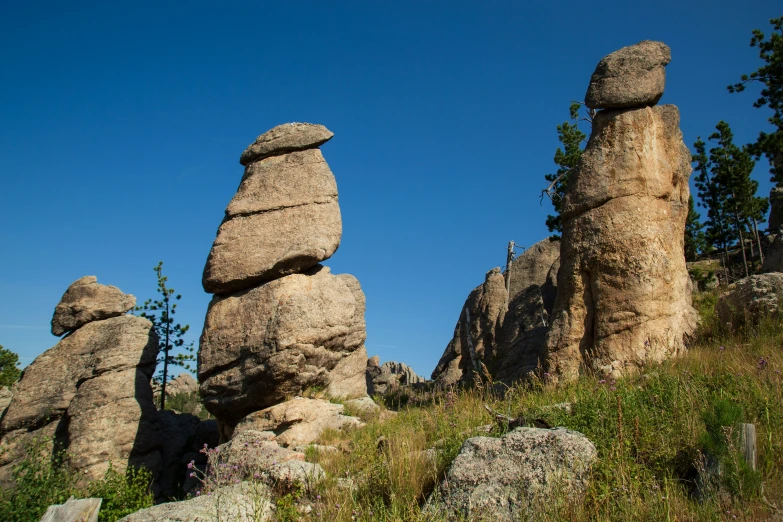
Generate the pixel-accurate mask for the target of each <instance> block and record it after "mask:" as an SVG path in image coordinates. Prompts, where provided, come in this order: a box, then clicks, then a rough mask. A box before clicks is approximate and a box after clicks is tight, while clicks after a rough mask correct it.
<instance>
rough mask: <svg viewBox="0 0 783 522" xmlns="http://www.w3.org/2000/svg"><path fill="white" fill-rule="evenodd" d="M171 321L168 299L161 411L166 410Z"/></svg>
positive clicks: (167, 301)
mask: <svg viewBox="0 0 783 522" xmlns="http://www.w3.org/2000/svg"><path fill="white" fill-rule="evenodd" d="M168 321H169V299H168V297H166V344H165V345H164V346H163V385H162V386H161V388H160V409H161V411H162V410H165V409H166V381H167V380H168V377H169V332H170V331H171V323H169V322H168Z"/></svg>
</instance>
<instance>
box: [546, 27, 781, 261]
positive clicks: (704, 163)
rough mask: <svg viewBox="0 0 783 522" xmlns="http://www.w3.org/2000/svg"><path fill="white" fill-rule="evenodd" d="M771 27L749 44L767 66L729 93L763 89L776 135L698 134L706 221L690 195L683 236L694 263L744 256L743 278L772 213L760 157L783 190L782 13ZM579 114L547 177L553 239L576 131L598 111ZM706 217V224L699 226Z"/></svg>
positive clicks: (698, 176) (579, 139)
mask: <svg viewBox="0 0 783 522" xmlns="http://www.w3.org/2000/svg"><path fill="white" fill-rule="evenodd" d="M770 24H771V25H772V28H773V29H772V33H771V35H770V36H769V38H767V37H766V36H765V35H764V33H762V32H761V31H760V30H759V29H754V30H753V36H752V38H751V40H750V45H751V47H756V48H758V51H759V57H760V58H761V60H762V62H763V64H762V65H761V66H760V67H759V68H758V69H757V70H756V71H754V72H752V73H750V74H745V75H742V76H741V77H740V82H738V83H736V84H733V85H729V86H728V90H729V92H730V93H740V92H743V91H744V90H745V89H746V87H747V86H748V85H749V84H751V83H754V82H757V83H759V84H761V86H762V90H761V93H760V96H759V98H758V99H757V100H756V101H755V102H754V104H753V106H754V107H756V108H766V109H768V110H771V111H772V115H771V116H770V117H769V119H768V121H769V122H770V123H771V124H772V127H773V129H774V131H773V132H770V133H767V132H763V131H761V132H759V136H758V138H757V139H756V141H754V142H753V143H748V144H744V145H737V144H735V143H734V135H733V133H732V131H731V127H730V126H729V124H728V123H727V122H725V121H720V122H718V124H717V125H716V127H715V132H713V133H712V134H710V135H709V136H708V137H707V142H704V141H703V140H702V139H701V137H699V138H698V139H697V140H696V142H695V143H694V144H693V148H694V150H695V153H694V154H693V156H692V161H693V164H694V183H695V185H696V194H697V196H698V205H697V206H698V207H700V208H703V209H704V210H705V211H706V216H700V215H699V213H698V212H697V211H696V209H695V206H696V205H694V200H693V197H691V198H690V200H689V202H688V217H687V221H686V226H685V238H684V240H685V256H686V259H687V260H688V261H693V260H695V259H697V258H698V256H700V255H703V254H719V255H720V256H721V257H722V258H723V260H724V262H725V263H726V265H730V264H732V263H734V261H733V260H734V259H735V258H737V257H739V258H741V259H742V269H743V271H744V273H745V275H747V274H749V273H751V272H752V271H753V266H754V265H753V259H754V258H756V257H758V258H759V259H761V245H762V241H761V234H760V232H759V228H760V223H762V222H764V221H765V216H766V213H767V211H768V210H769V200H768V198H766V197H761V196H758V195H757V194H756V193H757V191H758V188H759V183H758V182H757V181H755V180H754V179H752V178H751V174H752V173H753V170H754V167H755V165H756V161H758V160H759V159H760V158H761V156H762V155H763V156H765V157H766V158H767V160H768V161H769V164H770V174H771V181H772V182H774V183H775V184H776V186H779V187H781V186H783V16H782V17H779V18H773V19H772V20H770ZM581 110H582V105H581V104H580V103H576V102H572V103H571V106H570V107H569V120H568V121H565V122H563V123H561V124H560V125H558V126H557V134H558V140H559V141H560V143H561V147H558V148H557V150H556V151H555V156H554V162H555V164H556V165H557V167H558V168H557V171H556V172H555V173H553V174H546V175H545V176H544V177H545V179H546V181H547V182H549V186H548V188H547V189H546V190H545V192H546V194H547V195H549V197H550V199H551V201H552V206H553V207H554V210H555V214H554V215H548V216H547V219H546V225H547V228H548V229H549V231H550V232H554V233H555V234H559V233H561V232H562V221H561V217H560V212H561V210H562V203H563V197H564V195H565V192H566V190H567V187H568V181H569V179H570V175H571V174H572V172H573V170H574V169H575V168H576V167H577V165H578V164H579V159H580V157H581V155H582V152H583V150H584V146H585V143H586V141H587V134H586V133H584V132H582V130H581V129H579V121H588V122H592V116H593V114H594V113H592V112H588V113H587V114H586V115H585V116H582V117H580V112H581ZM703 217H706V219H704V221H703V222H701V221H700V218H703ZM756 252H758V256H756ZM735 254H736V255H735ZM739 254H741V255H739Z"/></svg>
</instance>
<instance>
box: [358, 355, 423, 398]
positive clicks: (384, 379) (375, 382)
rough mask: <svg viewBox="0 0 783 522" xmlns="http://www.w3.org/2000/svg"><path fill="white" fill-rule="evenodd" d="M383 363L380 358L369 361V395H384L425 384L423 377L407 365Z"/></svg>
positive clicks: (391, 362)
mask: <svg viewBox="0 0 783 522" xmlns="http://www.w3.org/2000/svg"><path fill="white" fill-rule="evenodd" d="M380 362H381V361H380V359H379V358H378V356H377V355H376V356H373V357H370V358H369V359H368V360H367V393H369V394H370V395H376V394H378V395H383V394H385V393H387V392H390V391H392V390H395V389H398V388H399V387H400V386H408V385H411V384H418V383H422V382H425V379H424V378H423V377H420V376H418V375H416V372H414V371H413V368H411V367H410V366H408V365H407V364H405V363H398V362H394V361H386V362H385V363H383V364H379V363H380Z"/></svg>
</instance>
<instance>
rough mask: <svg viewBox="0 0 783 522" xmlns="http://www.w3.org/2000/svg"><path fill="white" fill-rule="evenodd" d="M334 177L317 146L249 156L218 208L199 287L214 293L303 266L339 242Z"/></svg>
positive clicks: (319, 258)
mask: <svg viewBox="0 0 783 522" xmlns="http://www.w3.org/2000/svg"><path fill="white" fill-rule="evenodd" d="M341 235H342V220H341V217H340V207H339V205H338V203H337V183H336V182H335V179H334V175H333V174H332V172H331V171H330V170H329V166H328V165H327V164H326V161H325V160H324V158H323V155H322V154H321V151H320V150H318V149H310V150H302V151H297V152H291V153H288V154H282V155H278V156H271V157H268V158H266V159H262V160H260V161H256V162H253V163H249V164H248V165H247V167H246V168H245V174H244V176H243V178H242V182H241V183H240V185H239V189H238V190H237V193H236V195H235V196H234V198H233V199H232V200H231V202H230V203H229V204H228V207H227V208H226V217H225V219H224V220H223V223H222V224H221V225H220V228H219V229H218V233H217V238H216V239H215V242H214V244H213V245H212V250H211V251H210V253H209V257H208V259H207V264H206V267H205V268H204V278H203V284H204V290H206V291H207V292H210V293H216V294H222V293H227V292H236V291H239V290H243V289H247V288H251V287H253V286H255V285H257V284H259V283H263V282H265V281H270V280H272V279H275V278H278V277H282V276H285V275H288V274H292V273H296V272H303V271H305V270H307V269H309V268H311V267H313V266H315V265H316V264H317V263H319V262H321V261H323V260H325V259H328V258H329V257H331V256H332V254H334V252H335V251H336V250H337V247H338V246H339V245H340V237H341Z"/></svg>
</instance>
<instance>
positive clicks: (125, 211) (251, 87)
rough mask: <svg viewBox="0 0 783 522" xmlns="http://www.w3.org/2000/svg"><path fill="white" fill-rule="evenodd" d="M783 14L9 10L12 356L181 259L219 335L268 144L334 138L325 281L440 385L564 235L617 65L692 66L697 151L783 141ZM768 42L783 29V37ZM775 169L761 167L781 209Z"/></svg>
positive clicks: (684, 109) (404, 4)
mask: <svg viewBox="0 0 783 522" xmlns="http://www.w3.org/2000/svg"><path fill="white" fill-rule="evenodd" d="M781 14H783V9H781V4H780V3H779V1H745V2H737V1H725V0H723V1H710V2H707V1H703V2H682V1H677V2H673V1H660V2H654V3H642V4H635V3H632V2H594V3H584V2H511V1H491V2H475V1H474V2H462V1H454V0H450V1H424V2H423V1H402V0H398V1H395V2H374V1H366V0H364V1H350V2H347V1H334V2H311V1H299V2H231V1H229V2H201V1H193V2H146V1H139V2H131V3H127V2H124V3H121V2H93V3H84V2H51V1H50V2H36V1H28V2H10V1H6V2H2V4H0V71H2V77H1V78H2V79H1V80H0V179H1V180H2V185H0V186H1V187H2V189H1V190H0V221H1V222H2V249H1V253H0V344H2V345H4V346H5V347H6V348H9V349H11V350H14V351H16V352H18V353H19V354H20V356H21V358H22V363H23V364H24V365H26V364H29V363H30V362H31V361H32V359H33V358H34V357H35V356H37V355H39V354H40V353H42V352H43V351H44V350H46V349H48V348H50V347H51V346H53V345H54V344H55V343H56V341H57V339H56V338H55V337H53V336H52V335H51V334H50V333H49V323H50V320H51V316H52V312H53V309H54V306H55V305H56V304H57V302H58V301H59V299H60V297H61V296H62V293H63V292H64V291H65V289H66V288H67V286H68V285H69V284H70V283H71V282H72V281H74V280H75V279H77V278H79V277H81V276H84V275H88V274H92V275H97V276H98V280H99V282H101V283H105V284H111V285H116V286H119V287H120V288H121V289H122V290H124V291H125V292H129V293H132V294H134V295H136V296H137V298H139V300H143V299H144V298H146V297H149V296H152V295H154V291H155V279H154V276H155V274H154V272H153V270H152V269H153V267H154V266H155V264H156V263H157V262H158V261H159V260H163V261H164V269H165V272H166V273H167V274H168V275H169V278H170V284H171V286H173V287H174V288H176V290H177V291H178V292H180V293H182V295H183V299H182V301H181V310H180V314H179V316H178V318H179V319H180V320H181V321H182V322H186V323H190V325H191V327H192V329H193V335H192V338H193V339H197V338H198V335H199V334H200V332H201V326H202V324H203V319H204V315H205V313H206V308H207V303H208V302H209V298H210V296H209V295H207V294H205V293H204V291H203V290H202V288H201V272H202V269H203V267H204V262H205V260H206V257H207V254H208V252H209V249H210V246H211V244H212V241H213V239H214V237H215V232H216V230H217V228H218V225H219V224H220V221H221V218H222V216H223V211H224V209H225V207H226V205H227V203H228V201H229V200H230V199H231V197H232V195H233V193H234V191H235V190H236V188H237V185H238V184H239V181H240V178H241V176H242V167H241V166H240V165H239V163H238V159H239V155H240V153H241V152H242V151H243V150H244V148H245V147H246V146H247V145H248V144H249V143H250V142H252V141H253V140H254V138H255V137H256V135H258V134H260V133H262V132H264V131H266V130H268V129H269V128H271V127H273V126H275V125H278V124H281V123H285V122H291V121H306V122H313V123H321V124H324V125H326V126H327V127H328V128H329V129H331V130H332V131H333V132H334V134H335V137H334V138H333V139H332V141H330V142H329V143H327V144H326V145H324V146H323V148H322V150H323V153H324V156H325V157H326V160H327V161H328V163H329V165H330V167H331V169H332V171H333V172H334V174H335V176H336V178H337V184H338V188H339V193H340V205H341V209H342V215H343V240H342V244H341V246H340V249H339V251H338V252H337V254H336V255H335V256H334V257H333V258H332V259H330V260H328V261H327V262H326V263H325V264H327V265H328V266H330V267H331V268H332V271H333V272H335V273H346V272H347V273H351V274H354V275H355V276H356V277H358V278H359V281H360V282H361V284H362V287H363V288H364V291H365V293H366V295H367V315H366V317H367V330H368V337H367V349H368V352H369V353H370V354H379V355H380V356H381V359H382V360H383V361H386V360H390V359H393V360H398V361H403V362H407V363H409V364H411V365H412V366H413V368H414V369H415V370H416V371H417V372H418V373H421V374H424V375H426V376H429V373H430V372H431V371H432V369H433V367H434V366H435V363H436V362H437V360H438V358H439V357H440V355H441V353H442V352H443V349H444V347H445V346H446V344H447V342H448V341H449V339H450V338H451V335H452V332H453V328H454V324H455V322H456V320H457V317H458V315H459V313H460V309H461V307H462V304H463V301H464V299H465V297H466V296H467V294H468V292H469V291H470V290H471V289H472V288H473V287H475V286H476V285H477V284H479V283H481V282H482V281H483V276H484V273H485V272H486V271H487V270H489V269H490V268H492V267H494V266H499V265H502V264H503V263H504V262H505V251H506V243H507V242H508V241H509V240H510V239H514V240H515V241H516V242H517V243H518V244H522V245H531V244H533V243H535V242H537V241H539V240H540V239H543V238H544V237H546V236H547V235H548V232H547V230H546V227H545V226H544V220H545V218H546V214H547V212H548V211H550V208H549V206H548V205H547V204H545V205H544V206H543V207H542V206H540V205H539V194H540V191H541V189H542V188H543V186H544V185H545V184H544V181H543V175H544V174H545V173H547V172H551V171H552V170H554V165H553V163H552V156H553V154H554V150H555V148H556V147H557V145H558V143H557V136H556V132H555V126H556V125H557V124H558V123H560V122H562V121H563V120H565V119H566V117H567V113H568V105H569V101H570V100H581V99H582V98H583V96H584V93H585V90H586V88H587V84H588V80H589V78H590V74H591V73H592V71H593V69H594V68H595V65H596V63H597V62H598V60H600V58H601V57H603V56H604V55H606V54H607V53H609V52H611V51H614V50H616V49H618V48H620V47H623V46H625V45H630V44H633V43H636V42H638V41H640V40H644V39H653V40H661V41H663V42H665V43H667V44H668V45H669V46H671V48H672V57H673V58H672V63H671V64H670V65H669V67H668V68H667V77H668V78H667V80H668V81H667V88H666V94H665V95H664V97H663V100H662V102H661V103H673V104H676V105H678V106H679V107H680V111H681V115H682V128H683V131H684V134H685V141H686V143H687V144H688V145H692V144H693V142H694V141H695V139H696V137H697V136H698V135H701V136H704V137H706V136H707V135H708V134H710V133H711V132H712V131H713V130H714V126H715V124H716V123H717V122H718V121H719V120H720V119H725V120H726V121H728V122H729V123H730V124H731V125H732V127H733V129H734V132H735V135H736V137H737V140H738V141H739V142H743V143H744V142H747V141H750V140H752V139H753V138H754V137H755V136H756V134H757V133H758V130H760V129H762V128H767V127H766V117H767V116H768V114H767V112H766V111H764V110H759V109H754V108H753V107H752V102H753V101H754V100H755V94H756V93H757V92H758V90H757V89H752V90H751V91H750V92H747V93H745V94H740V95H730V94H728V93H727V91H726V85H727V84H729V83H731V82H734V81H736V80H737V79H738V77H739V76H740V74H742V73H748V72H750V71H752V70H754V69H755V68H756V67H757V66H758V65H759V61H758V57H757V56H758V55H757V51H756V50H755V49H752V48H750V47H749V45H748V43H749V40H750V36H751V30H752V29H753V28H761V29H762V30H765V31H766V30H767V28H768V27H769V24H768V20H769V19H770V18H772V17H775V16H780V15H781ZM767 32H768V31H767ZM766 169H767V167H766V165H764V164H761V165H759V166H757V170H756V178H757V179H759V180H760V181H761V183H762V191H761V192H762V193H763V194H765V195H766V194H767V193H768V190H769V183H768V177H769V176H768V174H767V172H766Z"/></svg>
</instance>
